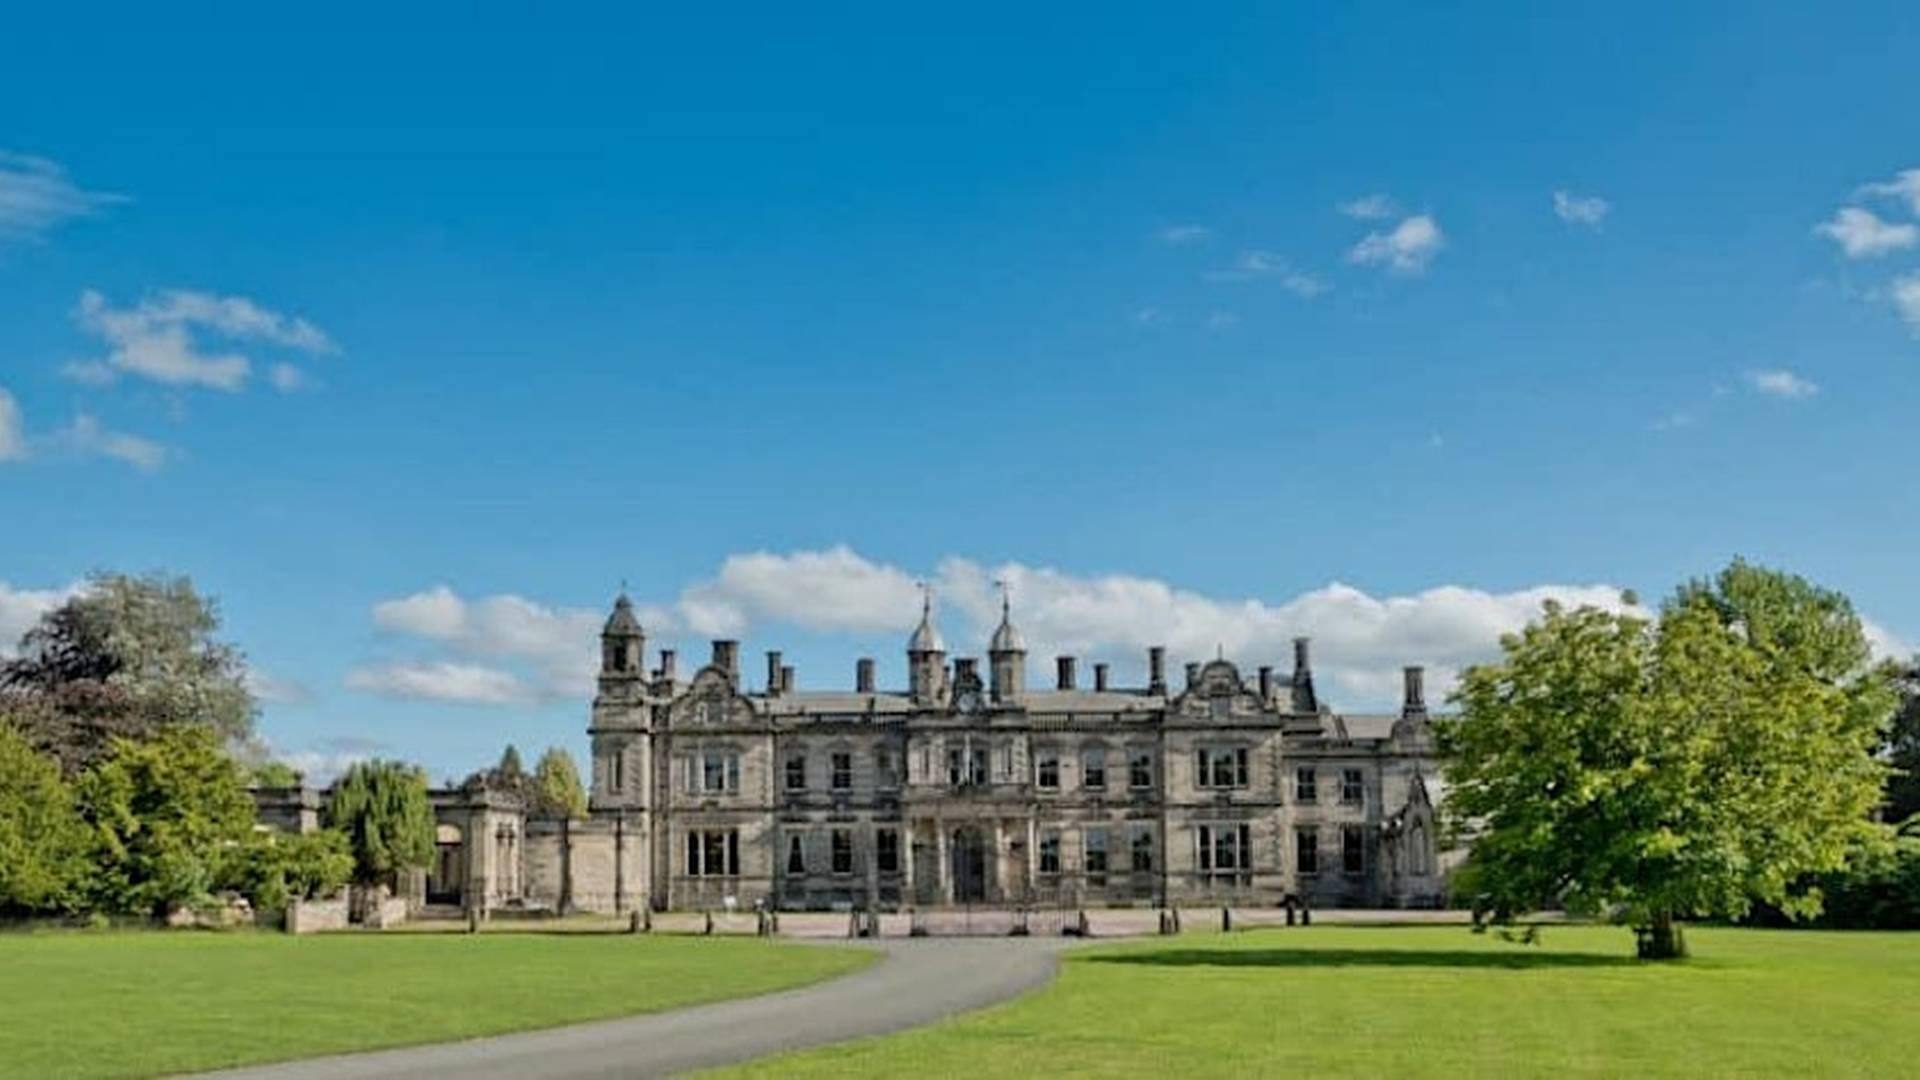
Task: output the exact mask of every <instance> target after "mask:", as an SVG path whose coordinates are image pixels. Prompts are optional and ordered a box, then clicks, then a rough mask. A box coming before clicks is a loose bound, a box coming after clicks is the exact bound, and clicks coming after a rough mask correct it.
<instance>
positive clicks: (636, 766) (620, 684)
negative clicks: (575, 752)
mask: <svg viewBox="0 0 1920 1080" xmlns="http://www.w3.org/2000/svg"><path fill="white" fill-rule="evenodd" d="M646 644H647V635H646V631H645V630H643V629H642V628H641V626H640V620H639V619H638V618H637V617H635V615H634V613H633V601H631V600H629V599H627V595H626V593H624V592H623V593H621V594H620V597H619V599H617V600H615V601H614V602H613V613H612V614H611V615H609V616H607V623H606V626H605V627H603V628H602V629H601V631H600V692H599V693H598V694H597V695H595V697H594V699H593V723H592V726H591V727H590V728H589V729H588V734H589V735H591V736H592V738H593V783H592V789H593V797H592V805H593V807H594V809H596V810H597V809H603V808H604V809H638V808H641V807H644V806H646V805H647V800H648V794H649V792H650V789H651V787H652V784H651V776H650V769H651V765H652V760H651V759H652V749H653V748H652V745H651V743H650V741H649V740H648V735H649V733H650V732H651V731H652V728H653V700H652V698H653V694H652V687H651V686H650V685H649V683H648V681H647V675H646V671H645V670H644V667H643V656H644V653H645V649H646Z"/></svg>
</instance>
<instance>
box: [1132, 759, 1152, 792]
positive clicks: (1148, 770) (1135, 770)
mask: <svg viewBox="0 0 1920 1080" xmlns="http://www.w3.org/2000/svg"><path fill="white" fill-rule="evenodd" d="M1127 786H1128V787H1130V788H1134V789H1136V790H1138V789H1140V788H1150V787H1152V786H1153V751H1151V750H1130V751H1128V752H1127Z"/></svg>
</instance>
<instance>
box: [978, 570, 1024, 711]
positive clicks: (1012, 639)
mask: <svg viewBox="0 0 1920 1080" xmlns="http://www.w3.org/2000/svg"><path fill="white" fill-rule="evenodd" d="M987 662H988V664H990V665H991V666H992V672H991V676H992V680H993V685H992V690H993V700H995V701H1012V700H1013V699H1015V698H1017V697H1019V696H1020V695H1021V694H1024V693H1026V690H1027V640H1026V638H1024V637H1022V636H1021V635H1020V631H1019V629H1018V628H1017V627H1015V626H1014V625H1013V611H1012V604H1011V602H1010V599H1009V597H1008V595H1007V593H1006V591H1005V590H1004V588H1003V590H1002V591H1001V593H1000V625H999V626H997V627H995V628H994V631H993V641H992V643H991V644H989V645H988V646H987Z"/></svg>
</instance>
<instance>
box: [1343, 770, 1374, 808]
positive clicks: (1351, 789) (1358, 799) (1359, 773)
mask: <svg viewBox="0 0 1920 1080" xmlns="http://www.w3.org/2000/svg"><path fill="white" fill-rule="evenodd" d="M1366 804H1367V774H1366V771H1365V770H1363V769H1341V770H1340V805H1341V806H1365V805H1366Z"/></svg>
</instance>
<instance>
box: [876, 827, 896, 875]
mask: <svg viewBox="0 0 1920 1080" xmlns="http://www.w3.org/2000/svg"><path fill="white" fill-rule="evenodd" d="M873 858H874V863H875V865H876V866H878V868H879V870H880V872H881V873H883V874H897V873H899V872H900V834H899V833H897V832H895V831H894V830H892V829H881V830H880V831H878V832H876V833H874V834H873Z"/></svg>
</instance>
